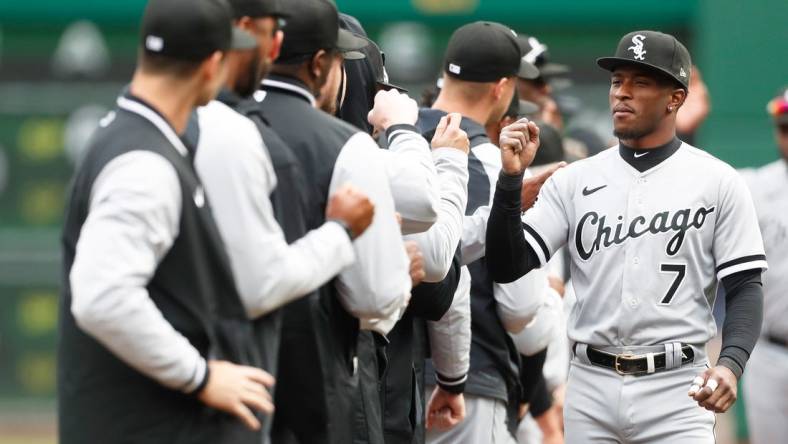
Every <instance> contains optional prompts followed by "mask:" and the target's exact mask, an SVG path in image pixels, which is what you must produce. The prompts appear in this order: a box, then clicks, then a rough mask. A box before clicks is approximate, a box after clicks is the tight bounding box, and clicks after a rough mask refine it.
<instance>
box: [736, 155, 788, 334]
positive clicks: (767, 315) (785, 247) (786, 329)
mask: <svg viewBox="0 0 788 444" xmlns="http://www.w3.org/2000/svg"><path fill="white" fill-rule="evenodd" d="M742 176H744V179H745V181H746V182H747V185H749V187H750V191H751V192H752V197H753V200H754V201H755V209H756V210H757V211H758V222H759V225H760V227H761V231H762V232H763V241H764V244H765V245H766V252H767V254H769V263H770V265H771V270H769V271H768V272H766V273H764V275H763V296H764V301H763V309H764V310H763V311H764V315H763V321H764V323H763V331H764V332H765V333H767V334H770V335H773V336H776V337H779V338H782V339H785V340H787V341H788V297H785V293H786V291H788V254H786V251H788V193H786V190H788V163H786V162H785V161H784V160H782V159H780V160H778V161H776V162H772V163H770V164H769V165H766V166H764V167H762V168H758V169H757V170H745V171H742Z"/></svg>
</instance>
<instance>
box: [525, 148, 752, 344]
mask: <svg viewBox="0 0 788 444" xmlns="http://www.w3.org/2000/svg"><path fill="white" fill-rule="evenodd" d="M524 221H525V224H524V225H525V229H526V236H525V238H526V240H527V241H528V243H529V244H530V246H531V247H532V248H533V249H534V251H535V252H536V253H537V256H538V257H539V260H540V261H541V263H542V264H544V263H546V262H547V260H549V258H550V256H551V255H552V254H553V253H554V252H555V251H556V250H558V249H559V248H560V247H561V246H563V245H564V244H567V245H568V248H569V252H570V256H571V275H572V281H573V284H574V288H575V292H576V295H577V303H576V304H575V305H574V308H573V309H572V312H571V314H570V317H569V325H568V327H569V328H568V330H569V338H570V339H571V340H573V341H576V342H582V343H587V344H591V345H596V346H629V345H632V346H636V345H657V344H663V343H667V342H674V341H680V342H684V343H690V344H698V345H702V344H704V343H706V342H707V341H708V340H709V339H711V338H712V337H713V336H714V335H715V334H716V326H715V323H714V319H713V317H712V310H711V307H712V306H713V303H714V295H715V291H716V286H717V281H718V280H719V279H722V278H724V277H725V276H728V275H730V274H732V273H735V272H738V271H743V270H748V269H766V267H767V265H766V257H765V255H764V250H763V242H762V240H761V233H760V230H759V229H758V223H757V218H756V215H755V208H754V206H753V203H752V198H751V197H750V193H749V191H748V189H747V186H746V185H745V183H744V181H743V180H742V179H741V177H740V175H739V174H738V173H737V172H736V171H735V170H734V169H733V168H731V167H730V166H729V165H727V164H726V163H724V162H722V161H720V160H718V159H716V158H714V157H713V156H711V155H709V154H708V153H706V152H703V151H701V150H699V149H697V148H694V147H692V146H690V145H688V144H685V143H684V144H682V145H681V147H680V148H679V149H678V150H677V151H676V152H675V153H673V154H672V155H671V156H670V157H668V158H667V159H665V160H663V161H662V162H661V163H659V164H657V165H656V166H653V167H652V168H650V169H648V170H646V171H643V172H639V171H638V170H637V169H635V168H633V167H632V166H631V165H630V164H629V163H627V162H626V161H625V160H624V159H623V158H622V157H621V154H620V153H619V148H618V147H617V146H616V147H613V148H610V149H608V150H605V151H603V152H601V153H599V154H598V155H596V156H594V157H591V158H588V159H585V160H581V161H578V162H575V163H573V164H571V165H569V166H568V167H566V168H563V169H560V170H558V171H557V172H556V173H555V174H554V175H553V176H552V177H551V178H550V179H549V180H548V181H547V182H546V183H545V185H544V187H543V188H542V190H541V192H540V194H539V199H538V201H537V202H536V205H535V206H534V207H533V208H532V209H531V210H529V211H528V212H526V214H525V216H524Z"/></svg>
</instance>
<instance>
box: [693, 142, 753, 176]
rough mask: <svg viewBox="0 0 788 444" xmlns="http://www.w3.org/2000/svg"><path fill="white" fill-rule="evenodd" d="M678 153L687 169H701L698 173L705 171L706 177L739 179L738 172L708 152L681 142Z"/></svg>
mask: <svg viewBox="0 0 788 444" xmlns="http://www.w3.org/2000/svg"><path fill="white" fill-rule="evenodd" d="M679 153H681V155H682V156H684V159H683V160H684V162H685V165H686V166H687V167H689V168H692V169H696V168H702V170H699V171H705V172H706V173H707V174H705V175H706V176H711V175H712V174H718V175H722V176H723V177H726V178H738V177H739V173H738V171H736V169H735V168H733V166H731V165H730V164H729V163H728V162H725V161H724V160H722V159H719V158H718V157H716V156H714V155H713V154H711V153H709V152H708V151H704V150H702V149H700V148H697V147H695V146H692V145H690V144H688V143H687V142H682V146H681V149H680V150H679Z"/></svg>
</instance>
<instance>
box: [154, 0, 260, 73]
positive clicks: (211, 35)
mask: <svg viewBox="0 0 788 444" xmlns="http://www.w3.org/2000/svg"><path fill="white" fill-rule="evenodd" d="M232 17H233V13H232V9H231V8H230V5H229V4H228V3H227V1H226V0H150V1H149V2H148V5H147V6H146V7H145V12H144V14H143V16H142V25H141V28H140V38H141V44H142V47H143V49H144V51H145V52H147V53H149V54H160V55H163V56H167V57H171V58H173V59H181V60H194V61H199V60H203V59H205V58H207V57H208V56H210V55H211V54H213V53H214V52H215V51H227V50H230V49H251V48H254V47H256V46H257V41H256V40H255V39H254V38H253V37H252V36H251V35H249V34H247V33H246V32H244V31H241V30H240V29H238V28H236V27H235V26H233V25H232Z"/></svg>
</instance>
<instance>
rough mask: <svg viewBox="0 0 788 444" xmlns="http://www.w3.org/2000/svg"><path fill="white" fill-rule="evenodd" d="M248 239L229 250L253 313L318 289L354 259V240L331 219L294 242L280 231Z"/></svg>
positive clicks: (241, 287)
mask: <svg viewBox="0 0 788 444" xmlns="http://www.w3.org/2000/svg"><path fill="white" fill-rule="evenodd" d="M245 241H246V243H247V248H243V247H241V246H239V248H238V249H230V253H231V259H236V260H235V261H234V262H233V263H234V264H238V265H236V266H235V267H234V269H235V271H236V275H237V280H238V282H239V285H238V287H239V291H240V292H241V299H242V302H243V304H244V307H245V308H246V311H247V314H248V315H249V317H250V318H257V317H259V316H262V315H264V314H266V313H270V312H271V311H273V310H276V309H277V308H279V307H281V306H283V305H285V304H287V303H289V302H292V301H293V300H295V299H297V298H299V297H301V296H303V295H305V294H307V293H309V292H311V291H313V290H315V289H317V288H318V287H319V286H321V285H323V284H325V283H326V282H328V281H329V280H330V279H332V278H333V277H334V276H336V275H337V274H338V273H339V272H340V271H342V270H343V269H344V268H345V267H347V266H349V265H351V264H352V263H353V261H354V260H355V253H354V251H353V244H352V242H351V240H350V238H349V237H348V236H347V233H346V232H345V230H344V228H343V227H342V226H341V225H339V224H337V223H335V222H331V221H329V222H326V223H324V224H323V225H322V226H321V227H319V228H317V229H315V230H312V231H310V232H309V233H307V234H306V235H305V236H304V237H302V238H301V239H299V240H297V241H296V242H294V243H293V244H292V245H287V243H286V242H285V240H284V237H283V236H282V234H281V232H278V233H271V236H269V239H268V241H267V242H264V241H262V240H261V242H260V243H259V244H257V243H252V244H249V243H248V242H249V239H248V238H247V239H246V240H245ZM250 247H251V249H250ZM233 253H236V254H235V256H233ZM239 253H240V255H239ZM244 253H246V254H244Z"/></svg>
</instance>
